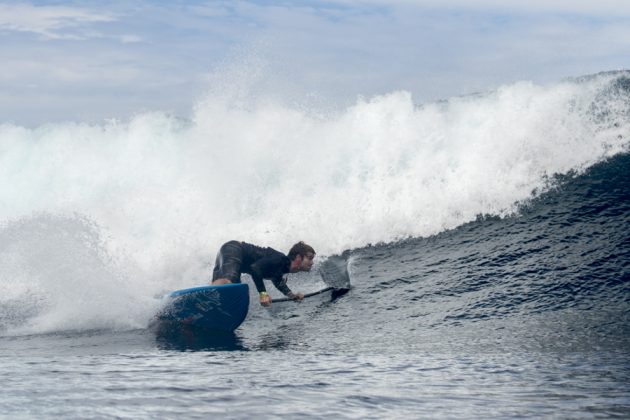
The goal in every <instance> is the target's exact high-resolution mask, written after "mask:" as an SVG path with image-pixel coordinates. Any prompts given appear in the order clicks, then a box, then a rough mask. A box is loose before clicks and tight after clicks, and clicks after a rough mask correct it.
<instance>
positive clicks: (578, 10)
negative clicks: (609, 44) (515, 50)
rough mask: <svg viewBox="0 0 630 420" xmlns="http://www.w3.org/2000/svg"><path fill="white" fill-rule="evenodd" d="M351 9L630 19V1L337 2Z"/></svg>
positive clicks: (362, 0) (350, 0)
mask: <svg viewBox="0 0 630 420" xmlns="http://www.w3.org/2000/svg"><path fill="white" fill-rule="evenodd" d="M334 3H335V4H340V5H345V6H348V7H351V6H354V7H356V6H357V5H361V4H363V5H379V6H386V7H400V6H408V7H410V8H414V9H418V10H421V9H434V10H451V11H453V12H493V13H522V14H549V13H553V14H574V15H584V16H590V17H602V16H608V17H629V16H630V2H629V1H627V0H598V1H593V0H553V1H549V0H509V1H506V0H475V1H470V0H334Z"/></svg>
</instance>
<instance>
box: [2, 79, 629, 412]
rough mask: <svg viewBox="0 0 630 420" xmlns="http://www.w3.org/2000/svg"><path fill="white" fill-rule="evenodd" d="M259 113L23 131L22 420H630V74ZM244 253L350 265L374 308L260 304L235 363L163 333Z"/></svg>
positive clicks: (10, 321) (251, 95)
mask: <svg viewBox="0 0 630 420" xmlns="http://www.w3.org/2000/svg"><path fill="white" fill-rule="evenodd" d="M254 82H255V81H254ZM254 82H252V83H254ZM255 92H256V90H255V89H252V88H251V86H247V84H246V86H243V85H236V86H221V88H220V89H215V88H210V89H209V91H208V92H207V94H205V95H204V96H203V97H202V98H200V100H199V101H198V102H197V103H196V104H194V107H193V112H192V114H191V116H190V117H188V118H182V117H179V116H175V115H171V114H168V113H163V112H150V113H139V114H137V115H133V116H130V117H129V119H128V120H125V121H118V120H111V121H105V122H102V123H99V124H88V123H82V122H66V123H50V124H44V125H41V126H38V127H31V128H29V127H23V126H17V125H15V124H11V123H9V122H4V123H2V124H0V180H1V181H2V184H1V185H0V288H1V290H2V293H1V294H0V340H1V342H2V344H3V345H2V347H3V350H2V351H1V352H0V358H2V360H3V361H4V362H5V363H4V364H3V366H4V367H3V368H2V369H0V370H2V373H3V374H4V376H5V377H10V378H12V379H11V380H10V384H11V385H12V386H13V388H11V390H10V391H8V393H6V394H5V396H4V397H0V408H3V413H8V414H7V415H26V416H28V415H31V416H33V417H38V418H41V417H54V416H58V415H62V416H68V415H73V414H74V415H76V413H82V415H85V416H88V417H91V416H95V415H97V414H96V413H100V414H98V415H97V416H102V417H135V416H137V415H140V416H141V417H142V416H148V417H151V416H166V417H175V416H182V415H183V416H189V417H204V416H208V415H210V414H215V415H218V414H221V415H224V416H227V417H235V418H242V417H247V416H250V415H252V414H253V413H254V412H255V411H253V408H252V407H253V406H256V405H260V404H259V401H260V399H261V398H264V399H265V401H267V409H268V410H269V411H268V412H267V413H268V414H269V416H271V417H274V416H283V415H289V416H306V417H319V416H323V415H339V416H342V417H348V418H356V417H380V418H382V417H383V416H386V417H388V416H413V417H422V418H424V417H426V418H431V417H435V416H451V417H479V416H481V417H487V416H498V417H509V416H514V415H522V416H525V417H540V416H561V417H562V416H565V415H566V416H568V417H589V415H592V416H595V417H597V416H603V417H608V416H621V417H623V416H625V415H627V414H628V413H629V412H630V404H628V401H630V392H629V390H628V386H627V384H628V383H629V381H628V379H629V378H630V366H629V365H628V363H627V360H628V348H629V347H628V346H629V345H630V343H629V342H628V339H627V337H628V336H629V335H628V329H627V325H628V323H627V321H629V320H628V319H627V313H628V308H629V305H630V301H629V300H628V296H629V295H628V293H630V291H629V289H628V281H629V280H630V278H629V271H628V270H629V267H628V260H629V258H630V250H629V248H630V246H629V244H628V241H627V238H628V237H629V232H628V225H629V224H628V221H629V220H628V217H629V212H630V209H629V208H628V204H629V202H630V195H629V193H628V171H629V170H630V164H629V162H628V153H630V72H628V71H614V72H606V73H600V74H596V75H588V76H584V77H579V78H568V79H566V80H563V81H559V82H556V83H550V84H545V85H540V84H536V83H532V82H526V81H523V82H516V83H513V84H507V85H504V86H501V87H499V88H497V89H496V90H493V91H489V92H482V93H478V94H474V95H467V96H461V97H453V98H448V99H445V100H442V101H438V102H434V103H425V104H417V103H415V102H414V99H413V97H412V95H411V94H410V93H408V92H404V91H397V92H391V93H388V94H385V95H382V96H375V97H371V98H359V99H358V100H357V101H356V103H354V104H353V105H352V106H349V107H346V108H335V107H330V108H327V109H324V108H321V107H319V108H316V107H309V106H307V105H306V104H304V103H299V102H295V101H294V102H291V101H282V100H280V99H278V98H277V97H273V96H265V95H259V94H256V93H255ZM231 239H237V240H243V241H247V242H251V243H255V244H260V245H263V246H271V247H273V248H275V249H278V250H280V251H283V252H286V251H288V249H289V247H290V246H291V245H292V244H293V243H295V242H297V241H299V240H304V241H306V242H307V243H309V244H311V245H312V246H313V247H314V248H315V249H316V251H317V252H318V258H319V259H320V260H321V259H323V258H325V257H326V256H329V255H334V254H340V253H343V252H345V253H346V254H347V255H350V260H349V261H350V267H349V269H350V274H351V280H352V284H353V289H352V290H351V291H350V293H348V294H347V295H345V296H343V297H342V298H339V299H338V300H336V301H334V302H327V301H322V300H317V299H319V298H317V299H313V300H311V301H308V302H306V301H305V302H303V304H300V305H296V304H293V303H288V304H284V305H282V304H278V305H275V307H274V308H273V309H271V310H265V309H263V308H261V307H259V306H258V305H256V304H255V301H254V303H252V304H251V307H250V314H249V315H248V319H247V320H246V322H245V323H244V324H243V326H242V327H241V328H240V329H239V330H237V333H236V336H235V337H232V338H231V339H229V340H228V342H224V341H221V342H217V341H213V340H212V339H209V338H208V337H192V338H191V337H178V338H177V339H176V340H174V341H173V340H169V339H164V338H163V337H156V336H155V335H154V334H153V333H151V332H150V331H149V330H147V326H148V325H149V323H150V321H151V319H152V317H153V316H154V315H155V313H156V311H158V310H159V308H160V305H161V304H162V300H161V297H162V296H163V295H164V294H165V293H168V292H169V291H171V290H174V289H179V288H186V287H193V286H197V285H202V284H205V283H207V281H208V278H209V276H210V273H211V270H212V266H213V263H214V257H215V254H216V252H217V251H218V249H219V247H220V246H221V244H222V243H224V242H226V241H228V240H231ZM290 282H292V283H293V284H294V285H295V286H296V287H297V289H295V288H294V287H293V286H292V288H294V290H301V291H303V292H310V291H314V290H317V289H319V288H321V287H322V286H323V285H322V284H321V283H319V282H318V281H317V280H315V281H313V277H312V276H311V277H309V276H306V277H304V276H299V275H298V276H295V277H294V278H293V279H290ZM276 296H278V295H277V294H276ZM182 351H183V353H182ZM191 372H194V374H192V375H191V376H188V375H190V374H191ZM259 375H262V376H264V377H266V378H273V379H269V380H268V381H265V380H263V379H259V378H261V376H259ZM82 377H83V378H87V379H85V380H84V381H82V380H81V379H80V378H82ZM59 378H61V379H62V380H63V381H66V382H63V383H62V385H61V388H62V389H63V390H64V394H63V395H61V394H58V393H56V392H54V390H55V389H56V387H57V386H58V385H57V384H58V380H59ZM77 384H83V387H82V386H80V385H77ZM384 384H387V385H384ZM35 388H40V389H42V390H43V394H41V395H40V394H37V393H36V392H34V391H33V390H34V389H35ZM283 392H287V395H284V394H282V393H283ZM278 393H280V394H282V395H283V396H279V394H278ZM545 393H546V394H545ZM64 395H65V396H64ZM548 397H549V398H548ZM29 401H35V402H36V404H35V405H33V406H32V407H36V408H32V407H31V408H28V407H29V406H30V403H29ZM165 401H166V402H165ZM287 402H289V403H290V404H289V405H287ZM111 404H114V405H113V406H112V405H111ZM322 404H323V405H322ZM112 407H113V408H112ZM248 407H249V408H248ZM29 413H30V414H29Z"/></svg>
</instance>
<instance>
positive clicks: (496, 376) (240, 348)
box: [0, 153, 630, 418]
mask: <svg viewBox="0 0 630 420" xmlns="http://www.w3.org/2000/svg"><path fill="white" fill-rule="evenodd" d="M629 175H630V155H629V154H627V153H626V154H620V155H617V156H615V157H613V158H611V159H608V160H606V161H604V162H601V163H599V164H597V165H595V166H592V167H591V168H589V169H588V170H587V171H586V172H585V173H581V174H569V175H566V176H562V177H556V178H554V179H550V180H549V181H550V183H552V184H553V185H554V187H553V188H552V189H551V190H550V191H548V192H545V193H544V194H541V195H539V196H538V197H537V198H535V199H532V200H530V201H527V202H524V203H522V204H521V206H520V212H519V213H518V214H514V215H512V216H510V217H506V218H497V217H491V216H487V217H484V216H480V217H479V218H478V220H477V221H475V222H471V223H468V224H465V225H463V226H460V227H459V228H457V229H454V230H450V231H446V232H443V233H441V234H439V235H436V236H433V237H429V238H421V239H408V240H405V241H401V242H397V243H392V244H375V245H372V246H368V247H365V248H361V249H355V250H352V251H351V252H350V271H351V279H352V284H353V288H352V290H351V291H350V292H349V293H348V294H346V295H344V296H342V297H340V298H337V299H335V300H333V301H331V300H330V299H329V298H328V297H327V296H316V297H313V298H311V299H307V300H305V301H304V302H301V303H293V302H289V303H278V304H276V305H274V306H272V308H271V309H270V310H266V309H264V308H261V307H259V306H257V305H252V307H251V308H250V313H249V315H248V319H247V320H246V322H245V323H244V324H243V326H242V327H241V328H240V329H239V330H237V332H236V334H235V335H233V336H225V337H217V336H211V335H207V334H203V333H199V332H195V331H181V332H180V333H178V334H169V335H166V336H164V335H160V334H157V335H156V333H155V332H154V331H151V330H147V329H139V330H133V331H112V330H89V331H81V332H72V331H70V332H55V333H50V334H39V335H27V336H23V335H22V336H3V337H1V338H0V377H1V378H2V387H1V391H0V392H1V393H0V417H3V418H16V417H20V418H53V417H72V418H77V417H78V418H84V417H85V418H157V417H166V418H175V417H179V418H181V417H183V418H208V417H210V416H214V415H217V416H219V415H220V416H221V417H225V418H245V417H247V418H249V417H252V416H261V417H271V418H275V417H290V418H294V417H306V418H308V417H313V418H321V417H329V416H335V417H344V418H383V417H386V418H394V417H404V418H437V417H452V418H485V417H499V418H505V417H524V418H527V417H531V418H541V417H558V418H610V417H618V418H628V417H630V176H629ZM295 281H296V282H297V284H298V285H301V286H303V287H304V288H307V287H308V285H309V282H312V281H313V280H312V279H311V278H310V277H305V278H298V279H297V280H295ZM4 309H5V312H6V309H7V308H4Z"/></svg>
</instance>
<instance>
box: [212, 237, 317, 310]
mask: <svg viewBox="0 0 630 420" xmlns="http://www.w3.org/2000/svg"><path fill="white" fill-rule="evenodd" d="M313 258H315V251H314V250H313V248H312V247H311V246H309V245H307V244H305V243H304V242H298V243H297V244H295V245H293V246H292V247H291V249H290V250H289V254H288V255H284V254H283V253H282V252H279V251H276V250H275V249H272V248H262V247H259V246H256V245H252V244H248V243H246V242H238V241H230V242H226V243H225V244H223V246H221V249H220V250H219V253H218V254H217V260H216V262H215V265H214V270H213V272H212V284H213V285H222V284H229V283H240V282H241V274H242V273H247V274H249V275H251V276H252V279H253V280H254V284H255V285H256V289H257V290H258V296H259V298H260V304H261V305H262V306H269V305H271V297H270V296H269V295H268V294H267V289H266V288H265V283H264V282H263V279H270V280H271V281H272V282H273V285H274V286H275V287H276V288H277V289H278V290H280V291H281V292H282V293H283V294H284V295H285V296H287V297H288V298H289V299H293V300H302V299H304V294H303V293H293V292H292V291H291V289H289V287H288V286H287V281H286V279H285V278H283V277H284V274H286V273H297V272H298V271H311V267H312V266H313Z"/></svg>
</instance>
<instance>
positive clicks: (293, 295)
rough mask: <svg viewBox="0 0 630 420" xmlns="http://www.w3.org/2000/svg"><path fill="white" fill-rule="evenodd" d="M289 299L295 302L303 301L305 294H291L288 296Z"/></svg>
mask: <svg viewBox="0 0 630 420" xmlns="http://www.w3.org/2000/svg"><path fill="white" fill-rule="evenodd" d="M287 297H288V298H289V299H293V300H302V299H304V293H293V292H289V294H288V295H287Z"/></svg>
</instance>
